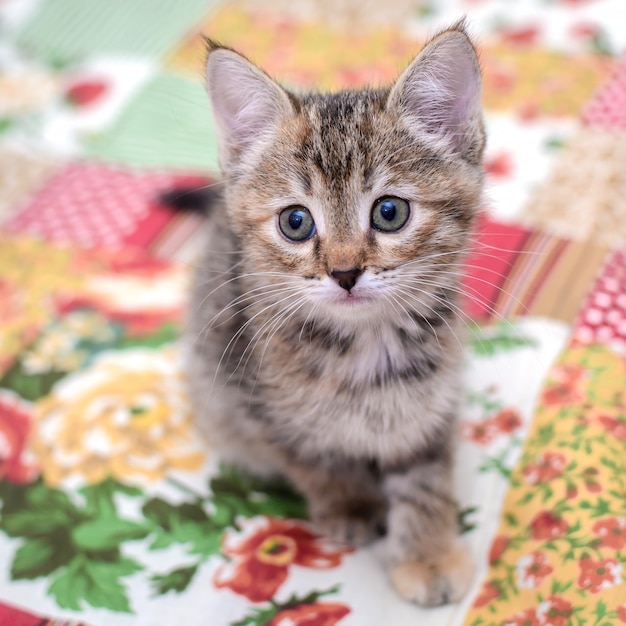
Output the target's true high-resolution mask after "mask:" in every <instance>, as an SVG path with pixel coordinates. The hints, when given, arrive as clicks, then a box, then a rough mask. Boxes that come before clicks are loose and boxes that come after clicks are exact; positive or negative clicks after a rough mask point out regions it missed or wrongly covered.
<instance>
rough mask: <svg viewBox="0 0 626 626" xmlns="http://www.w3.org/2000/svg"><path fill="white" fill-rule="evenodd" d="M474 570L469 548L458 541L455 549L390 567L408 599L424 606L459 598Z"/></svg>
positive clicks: (436, 604) (466, 588)
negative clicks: (439, 555)
mask: <svg viewBox="0 0 626 626" xmlns="http://www.w3.org/2000/svg"><path fill="white" fill-rule="evenodd" d="M473 573H474V565H473V563H472V558H471V556H470V554H469V552H468V551H467V549H466V548H465V547H464V546H462V545H461V544H460V543H457V544H456V545H455V546H454V548H453V549H452V550H450V551H449V552H447V553H446V554H444V555H443V556H441V557H440V558H437V559H434V560H433V559H431V560H430V561H424V562H419V561H405V562H403V563H399V564H398V565H395V566H393V567H392V568H391V570H390V572H389V574H390V577H391V582H392V583H393V586H394V587H395V588H396V590H397V592H398V593H399V594H400V595H401V596H402V597H403V598H404V599H406V600H409V601H410V602H414V603H416V604H421V605H422V606H438V605H440V604H447V603H449V602H457V601H458V600H460V599H461V598H462V597H463V596H464V595H465V592H466V591H467V590H468V589H469V586H470V583H471V581H472V575H473Z"/></svg>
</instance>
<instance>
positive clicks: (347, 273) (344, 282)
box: [330, 267, 363, 291]
mask: <svg viewBox="0 0 626 626" xmlns="http://www.w3.org/2000/svg"><path fill="white" fill-rule="evenodd" d="M362 273H363V270H362V269H359V268H358V267H355V268H354V269H351V270H332V271H331V272H330V275H331V276H332V277H333V278H334V279H335V280H336V281H337V283H339V286H340V287H341V288H342V289H345V290H346V291H350V289H352V287H354V285H355V284H356V281H357V280H358V278H359V276H360V275H361V274H362Z"/></svg>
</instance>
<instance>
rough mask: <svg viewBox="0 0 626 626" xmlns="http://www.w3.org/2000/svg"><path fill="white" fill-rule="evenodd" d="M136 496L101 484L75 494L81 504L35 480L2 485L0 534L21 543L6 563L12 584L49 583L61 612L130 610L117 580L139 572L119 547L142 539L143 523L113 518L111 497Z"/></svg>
mask: <svg viewBox="0 0 626 626" xmlns="http://www.w3.org/2000/svg"><path fill="white" fill-rule="evenodd" d="M118 492H121V493H124V494H126V495H137V493H139V492H138V491H137V490H136V489H135V488H133V487H130V488H129V487H126V486H124V485H120V484H119V483H116V482H115V481H113V480H106V481H104V482H103V483H100V484H99V485H91V486H89V487H85V488H84V489H82V490H80V491H79V493H80V494H81V495H82V496H83V500H84V502H83V503H82V505H81V503H77V504H74V502H72V501H71V500H70V498H69V497H68V495H67V494H66V493H65V492H63V491H61V490H58V489H53V488H51V487H48V486H46V485H45V484H44V483H43V482H41V481H39V482H36V483H33V484H31V485H24V486H15V485H13V486H7V485H5V484H1V487H0V497H1V498H2V515H1V517H0V529H1V530H3V531H4V532H5V533H6V534H7V535H9V536H10V537H14V538H21V539H23V542H22V544H21V546H20V547H19V548H18V550H17V552H16V553H15V556H14V558H13V562H12V564H11V576H12V578H13V579H34V578H40V577H44V576H50V577H51V578H52V581H51V584H50V586H49V588H48V593H50V594H51V595H52V596H53V597H54V598H55V599H56V601H57V602H58V604H59V606H60V607H62V608H68V609H73V610H81V609H82V608H83V607H84V605H85V604H88V605H91V606H93V607H101V608H108V609H110V610H112V611H125V612H128V611H130V606H129V603H128V599H127V597H126V590H125V587H124V585H123V583H122V582H120V578H121V577H123V576H128V575H130V574H133V573H135V572H136V571H139V570H140V569H143V568H142V566H141V565H139V564H138V563H136V562H135V561H133V560H132V559H128V558H126V557H123V556H122V554H121V551H120V547H121V545H122V544H123V543H125V542H128V541H134V540H137V539H142V538H144V537H145V536H146V535H147V534H148V532H149V529H148V528H147V527H146V526H145V524H142V523H138V522H134V521H131V520H125V519H122V518H120V517H119V516H118V513H117V510H116V507H115V502H114V499H113V497H114V495H115V493H118Z"/></svg>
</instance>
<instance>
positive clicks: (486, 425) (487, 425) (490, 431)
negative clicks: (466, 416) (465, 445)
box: [461, 420, 498, 446]
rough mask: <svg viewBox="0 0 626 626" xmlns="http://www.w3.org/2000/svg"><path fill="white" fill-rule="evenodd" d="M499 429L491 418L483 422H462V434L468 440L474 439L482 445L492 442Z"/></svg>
mask: <svg viewBox="0 0 626 626" xmlns="http://www.w3.org/2000/svg"><path fill="white" fill-rule="evenodd" d="M497 434H498V431H497V429H496V426H495V424H494V423H493V422H492V421H491V420H483V421H482V422H463V423H462V424H461V436H462V437H463V439H465V440H467V441H473V442H474V443H478V444H480V445H482V446H486V445H488V444H490V443H491V442H492V441H493V440H494V438H495V437H496V435H497Z"/></svg>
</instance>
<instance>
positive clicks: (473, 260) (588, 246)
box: [463, 220, 607, 323]
mask: <svg viewBox="0 0 626 626" xmlns="http://www.w3.org/2000/svg"><path fill="white" fill-rule="evenodd" d="M475 240H476V246H475V250H474V254H473V255H472V256H471V257H470V259H469V261H468V265H467V272H466V274H467V277H466V278H465V281H464V287H463V290H464V292H465V294H466V304H465V311H466V312H467V314H468V316H469V317H471V318H473V319H478V320H485V321H486V320H495V319H502V318H508V317H516V316H526V315H533V316H545V317H550V318H552V319H555V320H559V321H563V322H566V323H571V322H572V321H573V320H574V319H575V318H576V315H577V314H578V311H579V309H580V302H582V301H583V298H584V297H585V295H586V294H587V292H588V290H589V288H590V286H591V284H592V283H593V281H594V279H595V277H596V275H597V273H598V271H599V270H600V268H601V267H602V265H603V263H604V260H605V258H606V255H607V248H605V247H603V246H601V245H597V244H594V243H593V242H577V241H572V240H568V239H565V238H561V237H557V236H555V235H550V234H547V233H545V232H542V231H534V230H529V229H525V228H523V227H520V226H513V225H507V224H502V223H499V222H495V221H492V220H486V221H485V222H484V223H483V224H482V225H481V227H480V229H479V230H478V232H477V234H476V236H475Z"/></svg>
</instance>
